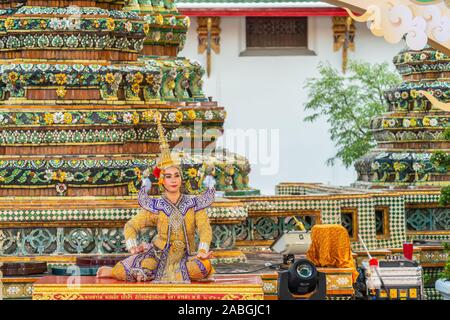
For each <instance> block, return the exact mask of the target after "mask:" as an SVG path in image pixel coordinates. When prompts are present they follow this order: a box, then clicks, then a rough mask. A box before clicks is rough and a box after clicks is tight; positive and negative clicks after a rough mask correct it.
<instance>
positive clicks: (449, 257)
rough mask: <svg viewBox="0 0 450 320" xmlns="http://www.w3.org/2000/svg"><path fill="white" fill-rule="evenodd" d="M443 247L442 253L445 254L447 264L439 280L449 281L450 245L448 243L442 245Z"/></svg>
mask: <svg viewBox="0 0 450 320" xmlns="http://www.w3.org/2000/svg"><path fill="white" fill-rule="evenodd" d="M443 246H444V252H446V253H447V254H448V255H447V263H446V264H445V267H444V271H442V273H441V274H440V275H439V277H440V278H442V279H446V280H450V254H449V252H450V248H449V247H450V245H449V243H448V242H445V243H443Z"/></svg>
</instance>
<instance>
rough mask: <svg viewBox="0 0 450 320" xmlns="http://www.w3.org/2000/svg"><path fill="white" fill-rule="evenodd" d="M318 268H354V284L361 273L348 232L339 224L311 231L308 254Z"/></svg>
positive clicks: (316, 226) (319, 227)
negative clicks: (357, 266)
mask: <svg viewBox="0 0 450 320" xmlns="http://www.w3.org/2000/svg"><path fill="white" fill-rule="evenodd" d="M306 256H307V257H308V259H309V260H311V262H313V263H314V264H315V265H316V266H317V267H335V268H352V269H353V282H355V281H356V278H357V277H358V275H359V273H358V271H356V267H355V262H354V260H353V257H352V249H351V247H350V238H349V236H348V232H347V230H346V229H345V228H344V227H343V226H341V225H339V224H318V225H315V226H314V227H312V229H311V246H310V247H309V250H308V252H307V253H306Z"/></svg>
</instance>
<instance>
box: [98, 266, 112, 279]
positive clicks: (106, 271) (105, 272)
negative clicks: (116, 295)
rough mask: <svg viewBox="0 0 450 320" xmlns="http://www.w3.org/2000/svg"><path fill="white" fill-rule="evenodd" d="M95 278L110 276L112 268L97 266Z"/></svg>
mask: <svg viewBox="0 0 450 320" xmlns="http://www.w3.org/2000/svg"><path fill="white" fill-rule="evenodd" d="M97 278H112V268H111V267H106V266H105V267H100V268H98V270H97Z"/></svg>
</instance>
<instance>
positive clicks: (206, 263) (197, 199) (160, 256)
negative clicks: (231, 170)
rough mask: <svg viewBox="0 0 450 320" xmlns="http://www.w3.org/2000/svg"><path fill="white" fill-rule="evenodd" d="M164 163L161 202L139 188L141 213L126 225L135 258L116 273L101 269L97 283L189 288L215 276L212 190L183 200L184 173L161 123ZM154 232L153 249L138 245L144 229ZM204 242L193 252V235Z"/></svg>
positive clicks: (158, 172)
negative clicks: (189, 284)
mask: <svg viewBox="0 0 450 320" xmlns="http://www.w3.org/2000/svg"><path fill="white" fill-rule="evenodd" d="M157 122H158V130H159V131H160V132H159V133H160V140H162V143H161V159H162V160H161V161H160V163H159V165H158V168H157V169H156V170H154V175H155V176H156V177H157V178H159V179H160V183H161V185H162V186H163V188H164V192H163V194H162V197H160V198H151V197H150V196H148V189H149V188H148V187H143V188H141V190H140V192H139V197H138V202H139V205H140V206H141V207H142V208H143V209H144V210H141V211H140V212H139V213H138V214H137V215H136V216H134V217H133V218H132V219H131V220H130V221H128V222H127V223H126V225H125V229H124V234H125V240H126V246H127V249H128V250H129V251H130V252H131V253H132V255H131V256H130V257H128V258H126V259H124V260H122V261H120V262H119V263H117V264H116V265H115V266H114V267H113V268H111V267H101V268H100V269H99V270H98V273H97V277H114V278H116V279H119V280H125V281H151V280H152V281H157V282H190V280H201V279H204V278H206V277H208V276H209V275H211V274H212V273H213V272H214V271H213V268H212V266H211V262H210V260H209V258H210V257H211V252H210V251H209V246H210V243H211V239H212V231H211V225H210V223H209V219H208V216H207V214H206V208H207V207H209V206H210V205H211V204H212V203H213V201H214V195H215V190H214V188H211V189H208V190H207V191H206V192H205V193H204V194H202V195H199V196H191V195H185V194H182V193H181V191H180V188H181V184H182V173H181V168H180V166H179V165H177V164H175V163H174V162H173V161H172V159H171V158H170V151H169V148H168V144H167V142H166V141H165V139H164V138H163V139H162V137H164V136H163V131H162V126H161V124H160V122H159V121H157ZM151 226H156V228H157V235H156V236H155V237H154V239H153V240H152V242H151V243H150V244H138V243H137V240H136V239H137V235H138V233H139V231H140V230H141V229H143V228H147V227H151ZM196 230H197V231H198V235H199V238H200V241H199V244H198V250H197V252H195V232H196Z"/></svg>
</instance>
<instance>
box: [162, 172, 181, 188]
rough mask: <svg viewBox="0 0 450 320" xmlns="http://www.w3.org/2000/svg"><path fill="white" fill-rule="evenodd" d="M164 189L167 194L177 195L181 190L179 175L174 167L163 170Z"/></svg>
mask: <svg viewBox="0 0 450 320" xmlns="http://www.w3.org/2000/svg"><path fill="white" fill-rule="evenodd" d="M163 184H164V187H165V188H166V190H167V192H170V193H177V192H179V191H180V188H181V173H180V171H179V170H178V168H176V167H170V168H167V169H166V170H164V180H163Z"/></svg>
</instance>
